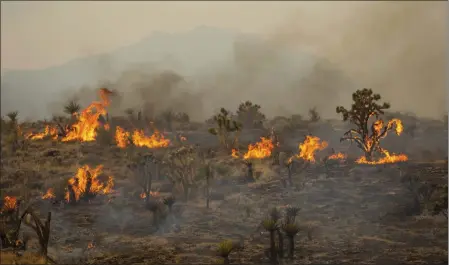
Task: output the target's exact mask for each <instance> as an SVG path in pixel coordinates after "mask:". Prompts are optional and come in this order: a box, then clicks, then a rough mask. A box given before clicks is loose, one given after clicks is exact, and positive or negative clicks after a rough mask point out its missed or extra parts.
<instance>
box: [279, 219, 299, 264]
mask: <svg viewBox="0 0 449 265" xmlns="http://www.w3.org/2000/svg"><path fill="white" fill-rule="evenodd" d="M282 230H283V231H284V233H285V235H286V236H287V238H288V242H289V248H288V256H289V258H293V255H294V252H295V236H296V235H297V234H298V232H299V226H298V225H297V224H296V223H286V224H284V225H283V226H282Z"/></svg>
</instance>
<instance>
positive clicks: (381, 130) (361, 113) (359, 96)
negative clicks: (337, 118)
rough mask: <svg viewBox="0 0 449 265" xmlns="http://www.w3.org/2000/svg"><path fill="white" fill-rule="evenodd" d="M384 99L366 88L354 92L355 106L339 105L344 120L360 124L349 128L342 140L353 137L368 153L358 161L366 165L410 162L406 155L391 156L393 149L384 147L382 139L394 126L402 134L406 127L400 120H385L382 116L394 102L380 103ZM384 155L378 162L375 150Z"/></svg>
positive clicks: (358, 145) (338, 108)
mask: <svg viewBox="0 0 449 265" xmlns="http://www.w3.org/2000/svg"><path fill="white" fill-rule="evenodd" d="M380 99H381V97H380V95H379V94H374V93H373V91H372V90H371V89H367V88H364V89H362V90H357V91H356V92H355V93H353V94H352V100H353V101H354V103H353V104H352V106H351V109H349V110H347V109H345V108H344V107H342V106H339V107H337V109H336V110H337V113H341V114H342V116H343V120H344V121H347V120H349V121H350V122H351V123H353V124H354V125H356V126H357V128H356V129H351V130H349V131H347V132H346V133H345V134H344V136H343V137H342V138H341V139H340V141H344V140H349V141H351V142H355V143H356V144H357V147H359V148H360V149H361V150H363V152H364V153H365V155H364V156H363V157H361V158H359V159H358V160H357V161H356V162H357V163H364V164H383V163H394V162H398V161H406V160H407V156H406V155H394V154H392V155H390V154H389V152H388V151H387V150H385V149H383V148H381V147H380V140H381V139H383V138H384V137H385V136H387V133H388V132H389V131H390V130H392V129H393V126H394V125H395V132H396V134H397V135H400V134H401V132H402V130H403V129H404V128H403V126H402V122H401V120H399V119H391V120H390V121H388V122H387V123H385V122H384V121H383V120H382V119H381V118H379V116H380V115H381V114H384V110H386V109H389V108H390V104H388V103H383V104H378V103H377V102H378V101H379V100H380ZM371 117H375V118H376V120H375V121H374V122H373V123H372V124H371V126H370V127H371V132H370V131H369V123H370V118H371ZM375 152H378V153H381V154H383V156H384V157H383V158H381V159H380V160H379V161H374V157H373V156H374V153H375Z"/></svg>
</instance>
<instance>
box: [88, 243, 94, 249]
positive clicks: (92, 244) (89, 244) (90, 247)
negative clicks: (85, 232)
mask: <svg viewBox="0 0 449 265" xmlns="http://www.w3.org/2000/svg"><path fill="white" fill-rule="evenodd" d="M94 247H95V244H94V242H89V243H88V244H87V249H92V248H94Z"/></svg>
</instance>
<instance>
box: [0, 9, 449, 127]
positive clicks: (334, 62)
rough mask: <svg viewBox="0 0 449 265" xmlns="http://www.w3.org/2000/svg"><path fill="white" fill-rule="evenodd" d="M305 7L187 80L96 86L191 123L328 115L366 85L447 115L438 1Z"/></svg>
mask: <svg viewBox="0 0 449 265" xmlns="http://www.w3.org/2000/svg"><path fill="white" fill-rule="evenodd" d="M305 6H306V7H307V8H306V7H304V8H301V9H299V10H296V11H295V12H294V13H295V15H294V16H291V17H287V18H286V21H285V23H283V24H282V25H279V26H278V27H277V28H276V29H275V30H268V29H267V34H266V35H265V36H259V37H254V36H252V37H246V38H243V37H242V38H237V39H236V41H235V44H234V49H233V56H230V57H231V58H228V59H227V60H225V61H223V60H222V61H220V62H214V63H213V65H210V66H209V67H208V68H207V69H206V70H204V69H202V70H201V71H197V72H195V73H194V74H191V73H188V74H187V72H186V71H184V70H185V66H184V68H183V67H176V65H175V66H173V65H171V64H175V63H168V62H165V63H161V64H160V65H154V63H153V65H152V66H151V67H149V68H148V67H147V68H145V67H143V66H135V67H133V68H132V69H128V70H127V71H125V72H123V71H120V74H118V75H117V74H115V76H114V77H113V78H111V80H110V81H108V82H104V81H102V80H105V78H104V74H102V77H101V78H100V77H99V78H98V79H101V80H98V86H103V85H107V86H109V88H112V89H116V90H118V91H120V92H121V95H122V96H123V98H122V100H121V101H120V104H119V103H116V104H115V105H116V106H115V107H116V108H115V110H113V111H116V112H120V111H123V109H125V108H136V109H141V108H142V106H144V105H146V106H147V107H148V106H150V105H151V108H152V109H154V110H155V111H156V112H157V111H160V110H164V109H166V108H171V109H173V110H177V111H186V112H188V113H189V114H190V116H191V117H192V119H194V120H204V119H206V118H208V117H210V116H211V115H212V113H213V112H214V111H215V110H217V109H219V108H220V107H226V108H229V109H231V110H235V109H236V107H237V106H238V104H239V103H240V102H241V101H244V100H251V101H253V102H254V103H257V104H260V105H261V106H262V108H263V109H262V110H263V112H265V113H266V114H267V116H275V115H288V114H303V115H305V114H307V110H308V109H309V108H311V107H317V109H318V111H319V112H320V113H321V115H322V116H323V117H325V118H332V117H336V113H335V107H336V106H337V105H344V106H349V105H350V101H351V93H352V92H353V91H355V90H356V89H360V88H364V87H367V88H372V89H374V90H375V91H376V92H378V93H380V94H381V95H382V96H383V99H384V100H385V101H388V102H390V103H391V104H392V109H393V110H399V111H411V112H415V113H416V114H418V115H420V116H432V117H436V118H437V117H438V118H439V117H441V115H442V113H444V112H445V111H446V97H445V95H446V94H445V91H446V87H445V86H446V76H445V74H446V73H447V70H448V69H447V57H448V56H447V49H446V45H447V34H448V33H447V32H448V28H447V8H445V4H444V2H430V3H429V2H361V3H358V2H349V3H346V2H338V3H329V2H326V3H324V2H316V3H315V2H310V3H308V4H307V5H305ZM211 49H213V47H211ZM172 59H173V60H172V61H173V62H175V61H176V58H172ZM194 59H195V58H192V63H194ZM103 64H108V65H106V66H102V67H105V69H108V72H111V69H114V67H112V66H111V65H109V64H114V61H113V60H106V61H104V62H103ZM99 72H103V71H101V70H99ZM117 76H118V78H117ZM98 86H95V87H94V86H91V87H90V88H88V89H86V88H84V89H82V90H81V91H78V92H76V93H75V94H76V95H77V97H78V98H80V99H81V101H82V103H83V105H84V106H86V105H87V104H88V103H89V102H90V101H91V100H93V99H95V97H96V93H95V92H94V90H95V89H97V88H98ZM2 94H4V93H2ZM5 95H6V94H4V95H2V96H5ZM64 97H65V98H64V100H66V99H67V94H65V95H64ZM53 101H54V100H53ZM2 102H3V100H2ZM62 104H63V102H61V100H59V99H58V102H57V104H53V105H52V106H50V109H51V110H52V112H57V111H60V110H61V108H62V107H61V105H62ZM14 106H17V104H15V105H14ZM2 109H3V107H2Z"/></svg>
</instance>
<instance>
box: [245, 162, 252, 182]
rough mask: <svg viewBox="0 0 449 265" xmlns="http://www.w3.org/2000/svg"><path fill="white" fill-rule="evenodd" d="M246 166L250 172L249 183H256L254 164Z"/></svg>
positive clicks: (248, 175) (249, 163)
mask: <svg viewBox="0 0 449 265" xmlns="http://www.w3.org/2000/svg"><path fill="white" fill-rule="evenodd" d="M246 166H247V167H248V171H247V180H248V182H253V181H254V169H253V163H251V162H248V163H247V164H246Z"/></svg>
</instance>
